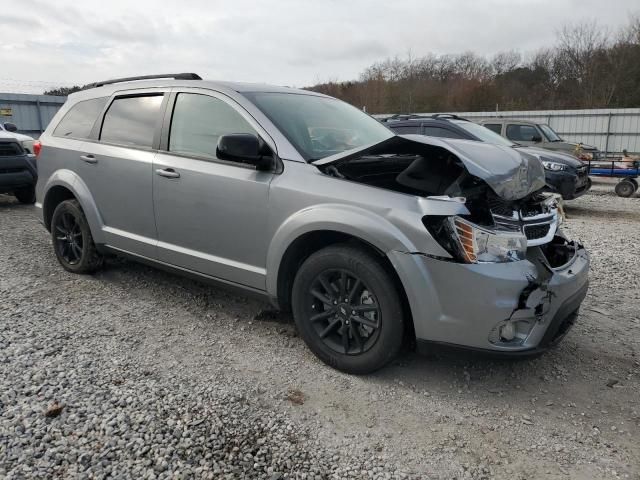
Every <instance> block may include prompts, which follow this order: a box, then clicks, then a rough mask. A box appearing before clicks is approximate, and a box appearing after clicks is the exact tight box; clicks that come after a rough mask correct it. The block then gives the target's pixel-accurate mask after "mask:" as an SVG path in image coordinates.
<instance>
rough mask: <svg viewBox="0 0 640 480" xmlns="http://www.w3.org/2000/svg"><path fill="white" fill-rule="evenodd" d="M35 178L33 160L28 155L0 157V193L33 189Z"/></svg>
mask: <svg viewBox="0 0 640 480" xmlns="http://www.w3.org/2000/svg"><path fill="white" fill-rule="evenodd" d="M37 178H38V173H37V169H36V165H35V160H34V159H33V158H31V157H30V156H29V155H16V156H10V157H0V193H7V192H12V191H14V190H17V189H19V188H26V187H33V186H34V185H35V183H36V181H37Z"/></svg>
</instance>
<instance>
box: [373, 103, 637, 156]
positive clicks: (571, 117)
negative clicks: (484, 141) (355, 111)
mask: <svg viewBox="0 0 640 480" xmlns="http://www.w3.org/2000/svg"><path fill="white" fill-rule="evenodd" d="M447 113H455V114H456V115H459V116H461V117H465V118H469V119H472V120H475V121H479V120H484V119H489V118H495V117H503V118H519V119H522V120H530V121H533V122H537V123H546V124H548V125H550V126H551V128H553V129H554V130H555V131H556V132H558V134H559V135H560V136H561V137H562V138H564V139H565V140H568V141H570V142H582V143H584V144H587V145H593V146H595V147H598V149H599V150H600V151H602V152H606V153H607V154H612V155H615V154H620V153H621V152H622V150H624V149H626V150H628V151H629V152H635V153H639V152H640V108H601V109H592V110H522V111H509V112H447ZM419 115H432V114H431V113H421V114H419ZM388 116H389V115H376V117H388Z"/></svg>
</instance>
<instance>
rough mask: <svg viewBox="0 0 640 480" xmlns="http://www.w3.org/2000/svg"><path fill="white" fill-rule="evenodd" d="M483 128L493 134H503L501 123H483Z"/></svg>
mask: <svg viewBox="0 0 640 480" xmlns="http://www.w3.org/2000/svg"><path fill="white" fill-rule="evenodd" d="M482 126H483V127H486V128H488V129H489V130H491V131H492V132H496V133H497V134H498V135H500V133H501V132H502V124H500V123H483V124H482Z"/></svg>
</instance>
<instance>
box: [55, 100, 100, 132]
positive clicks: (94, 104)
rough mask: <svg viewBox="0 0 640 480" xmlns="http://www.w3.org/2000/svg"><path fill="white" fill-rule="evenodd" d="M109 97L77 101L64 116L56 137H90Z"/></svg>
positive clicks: (57, 128) (56, 130)
mask: <svg viewBox="0 0 640 480" xmlns="http://www.w3.org/2000/svg"><path fill="white" fill-rule="evenodd" d="M108 98H109V97H101V98H93V99H91V100H84V101H82V102H78V103H76V104H75V105H74V106H73V107H71V110H69V111H68V112H67V114H66V115H65V116H64V117H63V118H62V120H61V121H60V123H59V124H58V126H57V127H56V129H55V130H54V131H53V134H54V135H55V136H56V137H70V138H88V137H89V134H90V133H91V129H92V128H93V124H94V123H95V121H96V119H97V118H98V115H100V113H102V109H103V108H104V106H105V104H106V103H107V100H108Z"/></svg>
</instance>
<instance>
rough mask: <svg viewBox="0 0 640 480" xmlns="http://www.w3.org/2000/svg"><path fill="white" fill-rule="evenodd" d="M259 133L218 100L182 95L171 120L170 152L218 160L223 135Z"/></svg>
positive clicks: (195, 95)
mask: <svg viewBox="0 0 640 480" xmlns="http://www.w3.org/2000/svg"><path fill="white" fill-rule="evenodd" d="M231 133H251V134H253V135H256V131H255V130H254V129H253V128H252V127H251V125H249V123H248V122H247V121H246V120H245V119H244V118H242V116H241V115H240V114H239V113H238V112H236V111H235V110H234V109H233V108H232V107H231V106H229V105H228V104H227V103H225V102H223V101H222V100H219V99H217V98H214V97H209V96H207V95H198V94H195V93H181V94H179V95H178V98H177V99H176V105H175V107H174V109H173V117H172V118H171V132H170V135H169V150H170V151H172V152H177V153H184V154H194V155H199V156H204V157H210V158H216V147H217V146H218V139H219V138H220V136H221V135H228V134H231Z"/></svg>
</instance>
